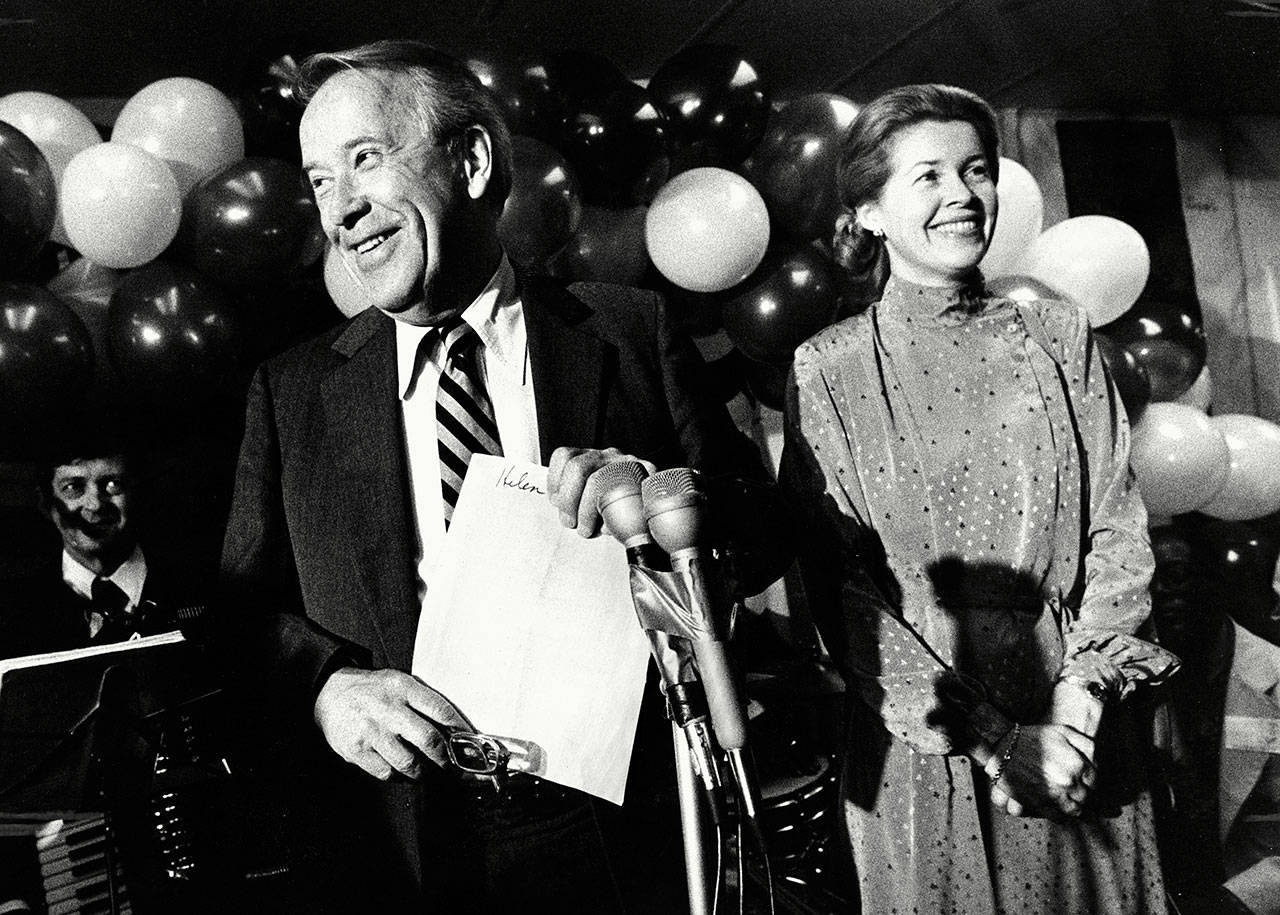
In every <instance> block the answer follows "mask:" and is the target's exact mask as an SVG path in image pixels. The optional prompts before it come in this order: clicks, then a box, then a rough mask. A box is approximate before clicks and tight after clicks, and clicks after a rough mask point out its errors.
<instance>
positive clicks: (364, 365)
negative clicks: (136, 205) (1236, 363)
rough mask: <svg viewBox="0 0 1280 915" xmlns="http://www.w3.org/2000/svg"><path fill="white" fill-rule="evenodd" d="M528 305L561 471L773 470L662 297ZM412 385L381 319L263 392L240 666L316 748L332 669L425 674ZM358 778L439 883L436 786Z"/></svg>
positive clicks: (241, 599)
mask: <svg viewBox="0 0 1280 915" xmlns="http://www.w3.org/2000/svg"><path fill="white" fill-rule="evenodd" d="M521 296H522V299H523V302H524V314H525V323H526V327H527V331H528V341H529V352H530V361H531V366H532V373H533V384H534V396H535V401H536V405H537V412H538V432H539V438H540V442H541V450H542V458H543V461H544V462H545V461H546V460H548V459H549V457H550V455H551V453H552V451H554V450H555V448H557V447H559V446H581V447H608V446H614V447H618V448H620V449H622V450H623V451H626V452H629V453H632V454H635V455H637V456H639V457H642V458H646V459H648V460H651V461H653V462H654V463H655V464H656V465H658V467H659V468H662V467H671V466H693V467H698V468H700V469H703V470H704V471H707V472H710V473H713V474H714V473H720V472H732V473H747V474H752V475H758V474H759V473H760V469H759V468H760V463H759V457H758V453H757V452H756V451H755V449H754V447H753V446H752V445H751V443H750V442H749V441H748V440H747V439H746V438H745V437H744V436H742V435H741V434H740V433H739V432H738V431H737V429H736V428H735V427H734V425H733V423H732V421H731V420H730V418H729V416H728V414H727V412H726V411H725V409H724V406H723V403H722V402H721V401H720V399H719V398H718V397H716V396H715V394H714V393H713V386H712V385H711V384H710V383H709V379H708V378H707V377H706V375H705V371H706V370H705V366H704V365H703V363H702V361H701V359H700V358H699V356H698V354H697V352H696V350H695V349H694V347H693V346H692V344H691V342H690V341H689V340H688V338H687V337H685V336H684V335H682V334H678V333H676V332H674V331H673V329H672V327H671V326H670V324H669V323H668V321H667V319H666V317H665V313H664V310H663V308H662V305H661V300H660V298H659V297H658V296H657V295H656V294H654V293H651V292H645V291H641V290H635V289H626V288H622V287H615V286H608V285H604V284H575V285H573V286H571V287H569V288H568V289H565V288H564V287H563V286H561V285H559V284H557V283H553V282H548V281H539V282H533V283H525V284H524V285H523V286H522V289H521ZM396 380H397V379H396V359H395V334H394V328H393V321H392V319H390V318H388V317H386V316H385V315H383V314H381V313H380V312H378V311H376V310H370V311H367V312H364V313H362V314H361V315H358V316H357V317H355V318H354V319H352V320H351V321H350V322H348V323H347V324H345V325H344V326H342V327H340V328H337V329H335V330H334V331H332V332H330V333H328V334H326V335H324V336H322V337H320V338H317V339H316V340H314V341H311V342H309V343H306V344H303V345H302V346H300V347H298V348H296V349H294V350H291V351H290V352H288V353H285V354H284V355H282V356H279V357H277V358H275V359H274V360H272V361H270V362H268V363H267V364H266V365H265V366H263V367H262V368H261V369H260V370H259V371H258V373H257V375H256V376H255V378H254V381H253V384H252V386H251V390H250V393H249V401H248V410H247V423H246V431H245V438H244V442H243V445H242V450H241V455H240V463H239V468H238V472H237V480H236V492H235V497H234V500H233V505H232V511H231V519H230V523H229V526H228V529H227V535H226V540H225V543H224V549H223V579H224V585H225V586H226V588H227V594H226V597H227V600H228V601H229V605H228V612H227V619H228V620H229V621H231V622H232V623H233V625H232V626H231V627H230V628H231V630H232V631H234V632H235V633H237V638H236V645H235V652H236V655H237V656H238V657H240V658H242V659H245V660H246V669H247V670H250V671H256V672H259V673H260V672H263V671H267V672H269V674H270V681H269V685H268V686H266V687H264V688H266V689H268V690H269V695H272V696H274V697H276V698H277V699H279V700H281V701H282V702H283V703H284V707H285V708H286V714H287V716H288V718H289V720H291V721H292V722H294V723H295V724H298V725H301V724H303V723H305V725H306V726H307V730H308V731H309V732H310V733H311V735H312V737H311V739H315V738H314V735H315V732H316V729H315V728H314V726H313V725H312V711H311V710H312V706H313V704H314V700H315V696H316V693H317V691H318V689H319V687H320V686H321V684H322V683H323V679H324V677H325V676H327V674H328V673H329V672H330V671H331V670H332V669H334V668H335V667H336V666H338V665H340V664H343V663H349V662H350V661H351V660H355V661H356V662H358V663H359V664H361V665H367V666H369V667H371V668H382V667H392V668H398V669H400V670H408V669H409V667H410V663H411V657H412V652H413V644H414V636H415V631H416V626H417V619H418V613H419V604H418V598H417V594H416V588H415V583H414V562H413V555H412V551H413V548H414V547H413V544H414V535H413V521H412V514H411V496H410V487H409V483H408V475H407V469H406V456H405V449H404V444H403V441H402V424H401V418H400V413H399V404H398V399H397V395H396ZM251 632H252V633H255V634H254V635H253V636H252V637H250V636H249V635H248V633H251ZM254 652H257V654H256V656H255V654H254ZM428 680H429V677H428ZM303 739H305V738H303ZM668 747H669V743H668ZM667 752H668V755H669V750H668V751H667ZM328 755H329V756H330V757H332V758H333V759H336V758H337V757H336V756H333V754H331V753H330V754H328ZM342 765H343V766H345V765H346V764H342ZM346 768H347V769H349V770H351V774H348V775H347V782H346V783H347V786H348V788H349V790H350V796H351V797H352V798H355V797H357V796H358V795H360V794H372V795H375V796H376V797H374V798H366V799H364V800H362V801H353V803H376V804H377V805H378V806H380V808H381V817H382V823H383V828H385V829H386V830H387V831H388V834H390V835H393V836H394V838H395V843H394V844H395V847H396V851H395V853H394V855H395V858H396V860H397V863H398V865H399V869H400V871H401V873H402V874H404V875H408V876H409V878H410V880H411V882H412V883H421V882H422V880H423V874H422V868H421V862H422V859H423V858H430V857H433V856H434V852H432V851H431V850H430V849H429V848H427V845H428V843H429V842H430V841H431V839H432V838H433V837H431V836H428V835H426V834H425V832H426V831H425V830H423V829H422V828H420V827H421V824H422V823H423V822H424V816H425V815H424V810H423V804H424V803H428V801H424V798H432V797H433V792H431V790H430V788H431V786H430V785H428V786H427V790H425V791H418V792H415V791H413V790H412V789H411V788H410V787H409V786H405V785H397V784H389V785H381V784H378V783H376V782H375V780H373V779H371V778H368V777H367V776H365V775H363V774H362V773H358V772H355V770H354V767H349V766H347V767H346ZM344 793H346V791H345V790H344ZM446 793H447V792H446ZM336 800H337V799H336V798H326V799H324V801H323V803H326V804H330V805H331V806H332V804H333V803H334V802H335V801H336ZM429 803H433V804H434V803H435V801H434V800H432V801H429ZM373 838H374V837H370V841H372V840H373ZM428 879H430V878H428Z"/></svg>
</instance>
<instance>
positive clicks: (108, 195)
mask: <svg viewBox="0 0 1280 915" xmlns="http://www.w3.org/2000/svg"><path fill="white" fill-rule="evenodd" d="M181 217H182V199H181V197H179V195H178V184H177V182H176V181H175V180H174V177H173V172H172V171H170V170H169V167H168V166H167V165H165V164H164V163H163V162H161V161H160V160H159V159H157V158H156V157H155V156H153V155H151V154H150V153H148V152H144V151H142V150H141V149H137V148H135V147H133V146H127V145H125V144H123V143H99V144H98V145H97V146H91V147H89V148H88V149H86V150H85V151H84V152H82V153H80V154H79V155H77V156H76V157H75V158H74V159H72V160H71V162H70V164H68V165H67V170H66V172H65V173H64V174H63V176H62V218H63V221H64V222H65V224H66V227H67V235H69V236H70V238H71V244H72V246H73V247H74V248H75V249H76V250H77V251H79V252H80V253H81V254H83V255H84V256H85V257H87V258H89V259H90V260H93V261H96V262H98V263H99V264H102V265H103V266H105V267H117V268H122V267H137V266H139V265H140V264H145V263H146V262H147V261H149V260H152V259H154V258H155V257H156V256H157V255H158V254H159V253H160V252H161V251H163V250H164V249H165V248H167V247H168V246H169V242H171V241H173V237H174V236H175V235H176V234H177V232H178V222H179V220H180V219H181Z"/></svg>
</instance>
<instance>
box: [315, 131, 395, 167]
mask: <svg viewBox="0 0 1280 915" xmlns="http://www.w3.org/2000/svg"><path fill="white" fill-rule="evenodd" d="M377 142H381V137H375V136H374V135H373V134H367V133H366V134H361V135H360V136H358V137H352V138H351V139H350V140H348V141H347V142H345V143H343V144H342V151H343V152H344V153H346V152H351V150H353V149H355V148H356V147H357V146H359V145H361V144H362V143H377ZM319 167H320V166H319V164H317V163H315V162H303V163H302V170H303V171H304V172H309V171H311V170H312V169H314V168H319Z"/></svg>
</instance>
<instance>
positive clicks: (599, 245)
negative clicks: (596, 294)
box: [558, 206, 649, 286]
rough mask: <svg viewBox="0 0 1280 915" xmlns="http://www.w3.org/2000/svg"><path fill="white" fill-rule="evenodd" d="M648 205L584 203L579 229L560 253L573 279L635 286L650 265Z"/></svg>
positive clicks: (562, 262) (561, 260) (560, 258)
mask: <svg viewBox="0 0 1280 915" xmlns="http://www.w3.org/2000/svg"><path fill="white" fill-rule="evenodd" d="M647 212H648V208H647V207H644V206H636V207H629V208H627V209H621V210H613V209H605V208H603V207H593V206H584V207H583V208H582V218H581V219H580V220H579V222H578V231H577V232H575V233H573V237H572V238H571V239H569V243H568V244H567V245H565V247H564V250H563V251H561V252H560V255H559V258H558V259H559V261H560V262H561V264H562V266H563V267H564V268H565V270H566V272H567V274H568V276H569V278H570V279H574V280H598V281H600V282H605V283H620V284H622V285H624V286H631V285H635V284H636V283H638V282H639V281H640V278H641V277H642V276H644V272H645V270H646V269H647V268H648V266H649V254H648V252H647V251H645V247H644V218H645V214H646V213H647Z"/></svg>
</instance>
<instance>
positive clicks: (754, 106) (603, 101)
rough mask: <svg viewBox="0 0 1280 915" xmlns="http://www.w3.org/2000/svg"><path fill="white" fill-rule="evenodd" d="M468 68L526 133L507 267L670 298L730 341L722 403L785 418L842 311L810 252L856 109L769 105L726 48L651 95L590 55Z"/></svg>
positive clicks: (808, 101)
mask: <svg viewBox="0 0 1280 915" xmlns="http://www.w3.org/2000/svg"><path fill="white" fill-rule="evenodd" d="M468 65H469V66H470V67H471V69H472V71H473V72H474V73H475V74H476V75H477V76H478V77H479V78H480V80H481V82H483V83H484V84H485V85H486V86H488V87H489V89H490V90H491V91H492V92H493V93H494V94H495V95H496V96H497V97H498V99H499V101H500V102H501V103H502V107H503V109H504V110H505V113H506V116H507V120H508V124H509V126H510V128H511V131H512V133H513V134H514V135H515V168H514V171H515V180H514V186H513V188H512V192H511V196H510V197H509V199H508V201H507V205H506V209H505V210H504V212H503V214H502V218H501V222H500V225H499V233H500V236H501V237H502V240H503V243H504V246H505V247H506V249H507V252H508V253H509V254H510V255H511V257H512V259H513V260H514V261H516V262H517V264H518V265H519V266H520V267H521V268H522V269H524V270H526V271H530V272H546V273H551V274H553V275H556V276H560V277H562V278H565V279H569V280H598V281H610V282H618V283H626V284H637V283H638V284H645V285H652V286H655V287H657V288H659V289H661V290H662V291H663V292H664V293H666V295H667V299H668V303H669V306H670V307H671V309H672V311H673V314H674V315H675V317H676V318H677V320H679V321H680V322H681V323H683V324H684V325H685V326H686V327H687V328H688V329H689V330H690V331H691V332H693V333H695V334H697V335H701V336H703V337H704V338H707V339H708V340H711V339H712V338H713V337H714V338H715V339H719V340H722V341H723V345H721V344H718V343H716V342H710V344H709V345H710V347H711V348H712V349H716V350H722V351H721V352H718V353H717V355H718V356H719V357H722V358H720V359H719V362H718V365H717V369H718V371H717V377H718V378H719V380H721V381H724V382H725V383H724V384H723V385H720V387H722V389H723V390H722V393H723V394H724V396H725V397H726V399H728V398H730V397H733V396H734V395H736V394H737V393H739V392H741V391H743V390H746V391H748V392H749V393H750V394H751V395H752V396H753V397H754V398H755V399H756V400H757V401H759V402H763V403H765V404H767V405H769V406H773V407H780V406H781V398H782V386H783V381H784V379H785V374H786V370H787V367H788V365H789V363H790V360H791V354H792V352H793V351H794V349H795V347H796V346H797V345H798V344H799V343H801V342H802V341H804V340H805V339H806V338H808V337H809V336H811V335H812V334H813V333H815V332H817V331H818V330H820V329H821V328H822V327H823V326H825V325H826V324H828V323H830V322H831V320H833V318H834V317H835V314H836V310H837V307H838V299H839V288H838V284H837V277H836V275H835V273H834V267H833V265H832V263H831V259H830V255H829V252H828V251H827V250H826V249H825V248H823V247H821V245H819V244H816V243H815V240H819V239H820V240H822V241H826V240H827V239H828V238H829V236H830V234H831V231H832V227H833V225H834V223H835V220H836V217H837V215H838V213H839V211H840V204H839V198H838V193H837V188H836V159H837V157H838V153H839V144H840V140H841V138H842V136H843V135H844V133H845V132H846V131H847V130H848V128H849V125H850V124H851V123H852V121H853V118H854V116H855V115H856V114H857V108H856V106H855V105H854V104H853V103H852V102H851V101H849V100H848V99H846V98H843V97H841V96H838V95H832V94H830V93H814V94H811V95H805V96H801V97H799V98H796V99H794V100H792V101H790V102H788V103H787V104H785V105H781V106H777V107H775V106H773V105H771V102H770V98H771V95H772V92H771V89H770V87H769V85H768V82H767V80H766V79H765V77H764V75H763V74H761V73H760V71H759V70H758V69H757V68H756V66H755V65H754V64H753V63H752V62H751V61H750V60H748V59H747V58H746V57H744V56H743V54H742V52H741V51H740V50H738V49H737V48H735V47H733V46H731V45H726V44H696V45H693V46H690V47H688V48H685V49H684V50H682V51H680V52H678V53H676V54H675V55H673V56H672V57H671V58H670V59H668V60H667V61H666V62H664V63H663V64H662V65H661V66H659V67H658V69H657V70H656V71H655V72H654V73H653V74H651V76H650V78H649V79H648V80H647V81H646V82H644V84H643V85H641V84H639V83H637V82H633V81H632V80H630V79H628V78H627V77H626V76H625V75H624V74H623V73H622V72H621V71H620V70H619V69H618V67H617V66H616V65H615V64H614V63H613V62H612V61H610V60H608V59H606V58H604V57H601V56H600V55H598V54H593V53H590V52H585V51H565V52H561V53H558V54H553V55H550V56H548V57H545V58H540V59H525V60H522V61H519V62H515V61H512V60H510V59H506V58H501V57H497V56H491V55H490V56H485V55H479V56H475V57H473V58H472V59H470V60H469V61H468ZM331 272H332V274H333V276H332V281H331V282H332V287H331V288H333V289H336V290H338V291H339V292H343V291H344V290H345V289H346V287H347V286H348V285H349V284H348V283H347V282H346V280H345V279H344V278H343V277H342V276H341V275H339V274H338V272H337V271H336V270H334V271H331ZM335 294H336V293H335ZM343 294H346V293H345V292H344V293H343ZM704 351H705V348H704Z"/></svg>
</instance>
